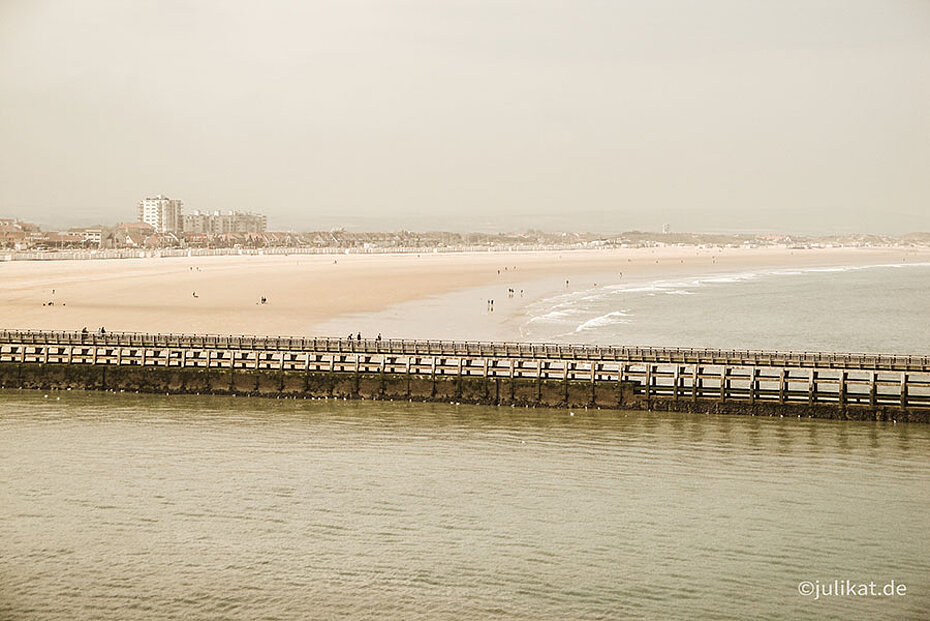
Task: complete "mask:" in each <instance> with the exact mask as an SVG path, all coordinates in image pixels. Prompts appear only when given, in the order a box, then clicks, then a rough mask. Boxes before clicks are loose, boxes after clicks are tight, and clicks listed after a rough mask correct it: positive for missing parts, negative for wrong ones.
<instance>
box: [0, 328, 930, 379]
mask: <svg viewBox="0 0 930 621" xmlns="http://www.w3.org/2000/svg"><path fill="white" fill-rule="evenodd" d="M0 343H21V344H36V345H39V344H47V345H113V346H126V347H172V348H179V349H185V348H188V349H211V348H214V349H237V350H261V351H315V352H326V353H353V354H354V353H370V354H399V355H424V356H436V355H447V356H485V357H502V358H518V359H544V360H553V359H566V360H567V359H570V360H584V361H627V362H644V363H646V362H654V363H681V364H707V365H715V364H716V365H720V364H731V365H732V364H736V365H749V366H770V367H789V368H790V367H797V368H824V369H851V370H888V371H914V372H925V371H930V354H923V355H920V354H918V355H914V354H878V353H833V352H797V351H774V350H769V351H767V350H738V349H710V348H682V347H635V346H631V347H628V346H605V345H575V344H563V343H511V342H493V341H451V340H420V339H383V340H376V339H362V340H358V339H349V338H333V337H290V336H255V335H222V334H152V333H143V332H107V333H105V334H100V333H99V332H93V333H82V332H79V331H50V330H0Z"/></svg>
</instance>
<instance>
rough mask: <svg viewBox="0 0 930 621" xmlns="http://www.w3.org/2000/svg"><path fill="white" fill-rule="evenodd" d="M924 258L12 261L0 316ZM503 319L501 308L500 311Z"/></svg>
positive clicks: (216, 313)
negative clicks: (52, 303)
mask: <svg viewBox="0 0 930 621" xmlns="http://www.w3.org/2000/svg"><path fill="white" fill-rule="evenodd" d="M927 260H930V251H928V250H920V251H918V250H916V249H903V248H887V249H844V248H839V249H812V250H791V249H787V248H754V249H753V248H726V249H717V248H705V249H700V248H696V247H667V248H645V249H616V250H591V251H571V252H512V253H504V252H494V253H490V252H488V253H465V254H433V253H422V254H420V255H341V256H337V257H334V256H332V255H329V256H312V255H300V256H297V255H291V256H267V257H266V256H258V257H235V256H234V257H201V258H170V259H124V260H88V261H48V262H26V261H23V262H5V263H0V327H3V328H17V329H60V330H80V329H81V328H82V327H83V326H87V327H88V328H89V329H97V328H99V327H100V326H105V327H106V329H107V330H109V331H119V330H125V331H146V332H163V333H164V332H198V333H235V334H283V335H312V334H322V332H321V331H320V330H321V329H322V328H326V327H332V326H333V325H334V324H333V323H332V321H333V320H334V319H336V318H338V317H343V316H347V315H349V316H357V315H359V314H364V313H374V312H378V311H382V310H384V309H386V308H388V307H392V306H394V305H398V304H401V303H404V302H411V303H412V302H414V301H416V300H426V299H433V300H435V299H436V296H442V295H443V294H449V293H452V292H455V291H463V290H467V289H470V288H483V289H482V295H484V293H483V292H484V291H488V292H491V294H492V295H494V296H495V297H497V298H498V299H499V298H502V297H506V295H507V289H508V288H515V289H516V290H519V289H520V288H521V287H523V286H525V285H527V284H528V283H532V284H533V286H534V287H535V289H534V290H533V291H532V292H531V293H532V295H534V296H536V295H543V294H546V293H550V292H551V291H543V290H540V287H544V288H549V289H552V290H557V288H559V287H564V286H565V285H564V281H565V280H568V281H570V283H572V284H574V283H582V282H584V283H587V284H588V286H589V285H590V283H589V282H588V281H593V282H597V280H596V279H598V278H601V279H602V280H603V279H619V278H620V276H619V274H620V273H621V272H622V273H623V276H622V278H623V280H624V282H628V281H630V280H634V279H635V280H640V279H650V278H662V277H666V276H668V277H674V276H677V275H680V274H687V273H695V272H697V271H700V272H709V271H721V272H724V271H734V270H742V269H757V268H779V267H795V266H796V267H800V266H824V267H828V266H836V265H869V264H878V263H900V262H907V261H914V262H917V261H927ZM604 282H605V284H606V282H607V281H604ZM570 286H571V285H570ZM53 290H54V293H53ZM495 291H497V293H496V294H494V293H493V292H495ZM195 294H196V297H195ZM262 297H265V298H266V299H267V303H266V304H261V303H260V299H261V298H262ZM50 302H54V305H50V304H49V303H50ZM446 310H447V311H448V312H442V310H441V309H440V310H439V311H438V312H437V321H439V322H442V321H446V322H447V321H449V320H450V319H451V318H452V317H453V316H454V314H455V311H456V309H454V308H450V309H446ZM504 319H505V317H503V316H502V315H501V313H498V314H497V316H496V318H495V321H504ZM424 332H431V333H432V332H435V330H426V329H424ZM334 336H342V335H341V334H334Z"/></svg>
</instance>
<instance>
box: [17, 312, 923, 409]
mask: <svg viewBox="0 0 930 621" xmlns="http://www.w3.org/2000/svg"><path fill="white" fill-rule="evenodd" d="M9 363H19V364H35V363H39V364H43V365H103V366H120V367H153V368H155V367H160V368H165V369H170V368H187V369H204V370H211V369H229V370H231V371H235V370H251V371H282V372H284V371H286V372H301V371H302V372H304V373H307V374H320V373H329V374H337V375H338V374H354V376H356V387H358V379H357V378H358V376H360V375H363V376H375V377H380V378H384V377H386V376H388V377H391V376H393V377H397V376H403V377H407V378H410V377H413V378H420V379H429V381H431V382H432V383H433V388H432V390H431V393H430V394H431V395H432V396H436V394H437V392H436V387H435V385H436V382H437V380H450V379H454V378H459V379H472V378H474V379H478V378H484V379H485V380H492V381H496V380H501V379H503V380H512V381H511V383H510V384H509V386H506V387H505V390H506V391H509V393H508V395H509V399H511V401H512V400H514V399H516V398H517V395H518V393H519V392H520V390H523V386H524V385H526V384H527V381H529V382H530V383H532V382H535V384H536V397H537V399H536V401H535V402H534V401H533V400H532V398H528V399H524V400H523V401H520V402H523V403H526V402H529V403H532V404H537V403H538V404H540V405H547V404H551V401H552V400H551V399H550V400H548V401H547V400H545V399H542V398H541V395H542V385H543V384H546V385H551V384H553V382H562V383H564V384H565V385H566V389H565V400H564V402H563V404H566V405H570V404H572V403H579V401H578V398H570V396H569V390H568V384H572V386H573V390H575V389H576V388H577V386H576V385H577V384H578V383H579V382H584V383H587V384H589V385H590V395H591V400H590V404H591V405H596V406H598V407H632V406H633V405H634V404H633V401H636V407H644V408H648V409H693V410H700V409H702V407H703V406H701V407H698V404H699V403H700V404H704V405H706V403H707V402H712V403H718V404H719V403H727V402H741V403H745V404H749V405H755V404H773V405H790V404H794V405H798V406H804V405H806V406H810V407H813V406H815V405H831V406H832V407H833V408H834V409H838V410H840V411H845V410H846V409H847V408H848V407H850V406H851V407H853V408H855V407H860V408H867V409H870V410H872V411H879V410H882V411H884V410H886V409H888V408H893V409H896V410H902V411H905V412H906V411H909V410H914V409H930V355H901V354H871V353H823V352H819V353H818V352H780V351H749V350H747V351H741V350H722V349H691V348H655V347H622V346H616V347H605V346H595V345H566V344H549V343H494V342H477V341H437V340H406V339H404V340H398V339H385V340H381V341H377V340H372V339H367V340H361V341H358V340H353V339H345V338H343V339H337V338H309V337H267V336H235V335H191V334H144V333H134V332H114V333H107V334H104V335H101V334H82V333H80V332H67V331H65V332H62V331H18V330H2V331H0V365H2V364H9ZM290 375H294V373H290ZM497 384H498V385H497V387H496V389H495V390H496V392H495V395H496V398H497V400H498V401H501V399H502V398H501V396H500V385H499V384H500V383H499V382H497ZM515 385H516V388H515ZM624 385H625V386H627V387H628V389H629V391H630V392H629V395H628V396H627V398H626V399H624V397H623V396H622V395H623V390H622V386H624ZM281 386H282V387H283V386H284V383H283V380H282V384H281ZM381 386H382V390H383V386H384V380H383V379H382V380H381ZM407 386H408V392H409V381H408V382H407ZM611 387H614V388H613V389H612V388H611ZM461 391H462V388H461V386H458V388H456V389H454V390H453V392H452V393H450V394H452V396H453V397H454V396H455V395H458V396H461ZM440 393H442V391H440ZM445 394H446V393H442V395H445ZM585 394H587V393H585ZM605 395H606V396H605ZM442 398H445V397H442ZM668 402H672V404H674V403H681V405H682V407H677V406H674V405H669V403H668ZM688 402H690V403H691V404H692V405H691V406H688V405H687V403H688ZM662 403H664V405H661V404H662ZM717 409H719V408H717Z"/></svg>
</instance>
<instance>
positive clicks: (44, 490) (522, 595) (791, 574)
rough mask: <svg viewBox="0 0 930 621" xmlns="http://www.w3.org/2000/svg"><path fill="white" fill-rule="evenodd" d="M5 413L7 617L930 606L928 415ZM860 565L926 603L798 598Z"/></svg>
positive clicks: (720, 614) (440, 409)
mask: <svg viewBox="0 0 930 621" xmlns="http://www.w3.org/2000/svg"><path fill="white" fill-rule="evenodd" d="M59 397H60V399H59ZM0 411H2V416H0V473H2V475H0V476H2V482H0V618H2V619H43V620H62V621H64V620H68V621H70V620H74V619H120V620H125V619H248V620H251V619H294V620H299V619H413V620H417V619H422V620H433V619H440V620H441V619H462V620H476V621H478V620H485V619H527V620H529V619H533V620H535V619H637V618H638V619H772V618H784V619H824V618H836V619H869V618H875V619H887V618H895V619H925V618H927V613H928V611H930V533H928V530H927V520H926V515H927V506H928V500H930V498H928V489H930V488H928V484H930V426H926V425H916V424H913V425H907V424H898V425H895V424H892V423H863V422H837V421H821V420H808V419H801V420H799V419H780V418H775V419H770V418H765V419H759V418H742V417H724V416H716V417H715V416H707V415H689V414H674V415H672V414H658V413H632V412H604V411H593V410H591V411H585V410H579V411H576V412H574V415H572V413H571V412H568V411H564V410H544V409H538V410H533V409H517V408H502V409H497V408H486V407H466V406H454V405H441V404H410V403H377V402H351V401H349V402H342V401H339V402H335V401H302V400H300V401H295V400H263V399H245V398H232V397H203V396H201V397H185V396H171V397H166V396H164V395H162V396H145V395H128V394H110V393H82V392H76V391H75V392H64V393H50V394H49V395H48V397H47V398H46V397H45V395H44V393H41V392H30V391H9V390H7V391H0ZM837 580H839V581H846V580H849V581H851V582H852V583H855V584H867V583H870V582H871V583H875V584H876V585H877V587H878V588H879V589H881V588H883V587H886V586H888V585H890V584H891V583H892V581H894V584H895V587H894V588H895V589H899V588H900V585H904V588H905V592H904V594H903V595H898V594H895V595H893V596H874V597H873V596H869V597H862V596H854V597H851V596H845V597H839V596H833V595H830V596H826V595H824V596H821V597H818V598H817V599H815V597H814V595H804V594H802V592H800V591H799V588H800V589H801V590H802V591H803V590H804V589H806V588H807V587H806V585H807V584H808V583H810V584H811V585H814V584H821V585H826V584H828V583H829V584H833V582H834V581H837ZM831 588H832V587H831Z"/></svg>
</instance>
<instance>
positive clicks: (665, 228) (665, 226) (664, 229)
mask: <svg viewBox="0 0 930 621" xmlns="http://www.w3.org/2000/svg"><path fill="white" fill-rule="evenodd" d="M662 232H663V233H665V234H666V235H668V234H669V233H671V232H672V226H671V225H670V224H663V225H662Z"/></svg>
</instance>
